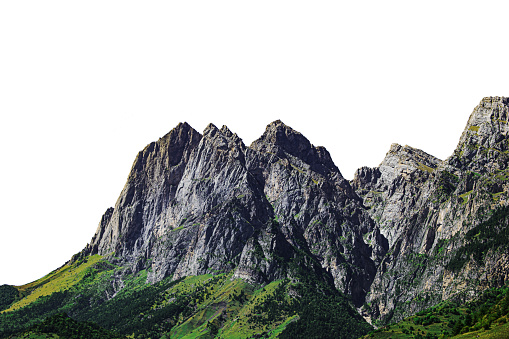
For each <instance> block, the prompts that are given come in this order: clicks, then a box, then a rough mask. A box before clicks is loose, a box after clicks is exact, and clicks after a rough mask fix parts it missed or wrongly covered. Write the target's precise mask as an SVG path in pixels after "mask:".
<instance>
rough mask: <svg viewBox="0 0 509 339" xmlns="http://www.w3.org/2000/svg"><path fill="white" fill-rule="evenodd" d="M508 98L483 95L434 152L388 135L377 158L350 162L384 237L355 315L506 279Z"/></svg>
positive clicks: (390, 313)
mask: <svg viewBox="0 0 509 339" xmlns="http://www.w3.org/2000/svg"><path fill="white" fill-rule="evenodd" d="M508 103H509V100H508V99H507V98H503V97H493V98H484V99H483V100H482V101H481V103H480V104H479V105H478V106H477V107H476V108H475V109H474V111H473V112H472V114H471V116H470V118H469V120H468V123H467V125H466V127H465V130H464V132H463V134H462V136H461V138H460V141H459V143H458V146H457V147H456V150H455V151H454V153H453V155H452V156H450V157H449V158H448V159H446V160H444V161H441V160H439V159H436V158H435V157H433V156H431V155H429V154H426V153H424V152H422V151H420V150H416V149H413V148H411V147H409V146H404V147H403V146H400V145H392V146H391V149H390V151H389V152H388V153H387V155H386V157H385V159H384V160H383V162H382V163H381V164H380V166H379V167H377V168H361V169H359V170H358V171H357V172H356V174H355V178H354V180H353V182H352V185H353V187H354V188H355V190H356V192H357V193H358V194H359V195H360V196H362V198H363V202H364V204H365V206H367V207H368V208H369V211H368V213H369V214H370V216H371V217H372V219H373V220H374V221H375V223H376V225H377V226H378V229H380V232H381V234H382V235H383V236H384V237H386V238H387V239H388V241H389V247H390V249H389V251H388V252H387V255H386V256H385V257H384V259H383V260H382V262H381V263H380V265H378V267H377V273H376V275H375V278H374V280H373V283H372V285H371V287H370V291H369V293H368V296H367V298H366V304H365V305H364V307H363V309H362V311H363V312H364V315H365V316H367V317H370V318H371V319H372V320H373V321H378V322H379V323H380V324H382V323H386V322H391V321H396V320H399V319H401V318H403V317H404V316H407V315H410V314H414V313H416V312H417V311H420V310H422V309H424V308H426V307H430V306H432V305H434V304H437V303H438V302H439V301H441V300H446V299H449V298H455V299H459V300H460V301H467V300H471V299H473V298H475V297H476V296H478V295H479V294H480V292H481V291H482V290H484V289H486V288H487V287H499V286H501V285H503V284H504V283H505V282H506V281H507V277H508V273H509V261H508V260H509V256H508V254H507V246H506V240H507V239H506V235H505V234H506V232H507V231H506V230H507V211H506V209H504V206H507V198H508V184H507V183H508V182H507V178H508V174H509V168H508V160H509V157H508V153H509V152H508V150H509V147H508V145H509V139H508V137H507V133H508V131H509V125H508V114H509V108H508Z"/></svg>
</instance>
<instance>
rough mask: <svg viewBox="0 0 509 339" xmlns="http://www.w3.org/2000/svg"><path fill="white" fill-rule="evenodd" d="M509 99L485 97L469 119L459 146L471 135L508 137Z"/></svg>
mask: <svg viewBox="0 0 509 339" xmlns="http://www.w3.org/2000/svg"><path fill="white" fill-rule="evenodd" d="M508 121H509V98H507V97H485V98H483V99H482V100H481V102H480V103H479V105H477V106H476V107H475V108H474V110H473V112H472V113H471V114H470V117H469V118H468V122H467V125H466V126H465V129H464V131H463V134H462V136H461V138H460V142H459V144H462V143H463V142H465V141H466V139H469V137H470V136H471V135H479V136H482V135H484V136H488V135H492V134H493V133H497V132H499V133H502V134H504V135H507V133H508V132H509V122H508Z"/></svg>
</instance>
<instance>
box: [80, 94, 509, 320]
mask: <svg viewBox="0 0 509 339" xmlns="http://www.w3.org/2000/svg"><path fill="white" fill-rule="evenodd" d="M508 107H509V100H508V99H507V98H500V97H494V98H485V99H483V100H482V101H481V103H480V104H479V106H477V107H476V108H475V109H474V112H473V113H472V115H471V116H470V119H469V120H468V124H467V126H466V128H465V131H464V132H463V135H462V136H461V139H460V142H459V144H458V146H457V148H456V150H455V151H454V153H453V155H452V156H451V157H450V158H448V159H446V160H443V161H442V160H440V159H437V158H435V157H433V156H431V155H429V154H427V153H425V152H423V151H421V150H418V149H415V148H412V147H409V146H401V145H397V144H393V145H392V146H391V148H390V150H389V152H388V153H387V155H386V157H385V159H384V160H383V161H382V163H381V164H380V166H379V167H376V168H367V167H363V168H361V169H359V170H358V171H357V172H356V175H355V178H354V180H353V181H352V182H348V181H347V180H345V179H344V178H343V176H342V175H341V173H340V171H339V169H338V168H337V167H336V166H335V165H334V162H333V161H332V159H331V157H330V155H329V153H328V152H327V150H326V149H325V148H323V147H315V146H313V145H312V144H311V143H310V142H309V141H308V140H307V139H306V138H305V137H304V136H303V135H302V134H300V133H299V132H297V131H294V130H293V129H292V128H290V127H289V126H286V125H285V124H284V123H282V122H281V121H275V122H273V123H271V124H269V125H268V126H267V128H266V130H265V132H264V133H263V135H262V136H261V137H260V138H259V139H258V140H256V141H255V142H253V143H252V145H250V146H249V147H247V146H246V145H244V143H243V142H242V140H241V139H240V138H239V137H238V136H237V135H236V134H234V133H233V132H231V131H230V130H229V129H228V128H227V127H226V126H223V127H222V128H221V129H218V128H217V127H215V126H214V125H209V126H208V127H207V128H206V129H205V131H204V132H203V134H200V133H198V132H196V131H195V130H194V129H192V128H191V127H190V126H189V125H187V124H185V123H184V124H179V125H178V126H177V127H176V128H174V129H173V130H172V131H171V132H170V133H168V134H167V135H166V136H164V137H163V138H161V139H159V140H158V141H157V142H154V143H151V144H150V145H148V146H147V147H146V148H145V149H144V150H143V151H142V152H140V153H139V154H138V156H137V158H136V160H135V162H134V164H133V167H132V170H131V173H130V175H129V177H128V180H127V183H126V185H125V187H124V189H123V190H122V192H121V195H120V197H119V199H118V200H117V203H116V205H115V207H114V208H110V209H108V210H107V211H106V213H105V214H104V216H103V218H102V220H101V222H100V224H99V227H98V229H97V232H96V235H95V236H94V238H93V239H92V242H91V243H90V244H89V245H88V246H87V248H86V249H85V250H84V252H83V254H94V253H99V254H102V255H106V256H109V258H110V259H111V260H116V261H117V262H119V263H121V264H122V265H125V266H128V267H130V270H132V271H137V270H141V269H145V268H146V269H148V271H149V275H148V280H149V282H157V281H160V280H161V279H163V278H165V277H168V276H171V277H173V279H178V278H180V277H183V276H188V275H200V274H217V273H221V272H233V277H236V278H242V279H246V280H248V281H250V282H254V283H259V284H266V283H269V282H271V281H273V280H276V279H281V278H284V277H288V278H291V279H293V278H295V276H296V273H295V270H296V267H297V266H298V267H305V268H306V269H307V270H308V272H310V274H317V275H319V276H321V277H323V279H325V280H327V281H328V282H330V283H331V284H333V285H334V286H335V287H336V288H337V289H339V290H340V291H342V292H344V293H345V294H347V295H349V296H351V298H352V301H353V303H354V304H355V305H356V306H357V307H359V311H360V312H361V313H362V314H363V315H364V316H365V317H366V318H367V319H370V320H371V321H372V322H374V323H377V322H380V323H383V322H387V321H393V320H397V319H399V318H401V317H403V316H405V315H408V314H411V313H413V312H417V311H419V310H420V309H423V308H425V307H428V306H431V305H433V304H435V303H437V302H438V301H440V300H443V299H447V298H450V297H456V298H462V299H468V298H471V297H473V296H475V295H477V294H478V292H479V291H480V290H482V289H483V288H486V287H488V286H492V285H494V284H495V285H496V284H502V283H503V282H505V281H506V280H507V277H508V276H509V261H508V260H509V256H508V255H507V254H506V251H505V247H501V246H500V245H496V246H495V245H493V246H491V247H489V246H488V247H486V246H485V245H486V244H488V243H489V241H488V240H486V241H484V240H483V241H481V240H479V239H481V238H482V236H481V238H480V237H479V236H478V237H477V238H474V237H473V236H472V232H474V231H475V232H477V230H478V229H479V230H480V231H479V234H481V235H482V234H484V233H482V232H484V231H482V230H481V228H482V227H485V226H483V225H488V223H489V222H492V221H493V220H494V219H493V218H495V216H497V218H499V219H497V220H499V224H503V223H504V222H505V221H504V220H505V219H504V218H505V216H504V215H503V214H501V213H498V214H496V215H495V214H494V213H493V211H496V210H498V209H500V207H502V206H506V205H507V199H508V188H509V186H508V184H507V178H509V169H508V163H509V158H508V154H509V141H508V138H507V133H508V131H509V125H508V119H509V117H508V116H509V111H508V109H509V108H508ZM508 214H509V213H508ZM490 220H491V221H490ZM490 225H491V224H490ZM486 227H488V226H486ZM489 227H491V226H489ZM489 227H488V228H489ZM501 229H502V228H501V227H498V228H497V227H495V228H494V230H495V231H493V232H495V233H496V232H499V231H501ZM469 232H470V233H469ZM490 232H491V231H490ZM490 234H491V233H490ZM496 234H498V233H496ZM479 244H481V245H479ZM475 246H477V247H475ZM479 246H484V247H483V252H482V255H481V257H480V259H479V255H476V254H475V253H473V252H472V248H474V247H475V248H479ZM361 306H362V307H361Z"/></svg>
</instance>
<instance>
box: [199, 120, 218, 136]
mask: <svg viewBox="0 0 509 339" xmlns="http://www.w3.org/2000/svg"><path fill="white" fill-rule="evenodd" d="M218 131H219V129H218V128H217V127H216V125H214V124H213V123H210V124H208V125H207V127H205V129H204V130H203V136H214V135H215V133H217V132H218Z"/></svg>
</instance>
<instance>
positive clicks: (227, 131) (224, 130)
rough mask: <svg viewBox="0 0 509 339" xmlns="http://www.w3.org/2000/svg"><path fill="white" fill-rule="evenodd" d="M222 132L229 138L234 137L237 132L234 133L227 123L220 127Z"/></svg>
mask: <svg viewBox="0 0 509 339" xmlns="http://www.w3.org/2000/svg"><path fill="white" fill-rule="evenodd" d="M220 131H221V133H222V134H223V135H224V136H225V137H228V138H231V137H233V136H234V135H235V134H233V132H232V131H230V129H229V128H228V127H227V126H226V125H223V126H222V127H221V129H220Z"/></svg>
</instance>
